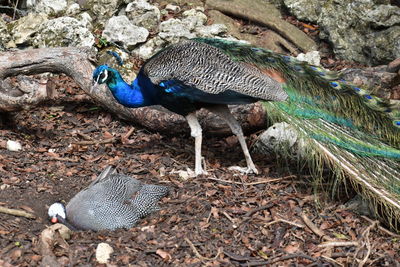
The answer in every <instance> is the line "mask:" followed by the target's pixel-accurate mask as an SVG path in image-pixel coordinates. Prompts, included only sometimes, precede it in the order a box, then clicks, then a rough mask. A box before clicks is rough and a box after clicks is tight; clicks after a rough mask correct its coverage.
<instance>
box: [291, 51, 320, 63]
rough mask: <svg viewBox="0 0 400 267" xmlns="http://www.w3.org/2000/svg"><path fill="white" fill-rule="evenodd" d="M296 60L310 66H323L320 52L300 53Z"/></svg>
mask: <svg viewBox="0 0 400 267" xmlns="http://www.w3.org/2000/svg"><path fill="white" fill-rule="evenodd" d="M296 59H298V60H300V61H305V62H307V63H308V64H311V65H314V66H319V65H321V56H320V55H319V51H310V52H307V53H305V54H304V53H300V54H298V55H297V57H296Z"/></svg>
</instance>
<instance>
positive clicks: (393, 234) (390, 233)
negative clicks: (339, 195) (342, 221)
mask: <svg viewBox="0 0 400 267" xmlns="http://www.w3.org/2000/svg"><path fill="white" fill-rule="evenodd" d="M361 217H362V218H363V219H364V220H366V221H368V222H369V223H371V224H372V223H374V221H373V220H371V219H370V218H368V217H367V216H364V215H362V216H361ZM377 226H378V229H379V230H381V231H382V232H384V233H385V234H388V235H390V236H392V237H400V235H399V234H396V233H393V232H392V231H389V230H388V229H386V228H385V227H383V226H381V225H380V223H379V222H378V223H377Z"/></svg>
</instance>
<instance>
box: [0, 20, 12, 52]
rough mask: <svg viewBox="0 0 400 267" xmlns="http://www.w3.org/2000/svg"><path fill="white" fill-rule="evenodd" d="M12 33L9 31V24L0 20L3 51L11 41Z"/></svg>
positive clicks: (0, 48)
mask: <svg viewBox="0 0 400 267" xmlns="http://www.w3.org/2000/svg"><path fill="white" fill-rule="evenodd" d="M10 39H11V37H10V33H9V32H8V30H7V24H6V23H5V22H4V20H3V19H2V18H0V50H3V49H4V48H5V46H6V44H7V43H8V42H9V41H10Z"/></svg>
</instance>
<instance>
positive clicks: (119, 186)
mask: <svg viewBox="0 0 400 267" xmlns="http://www.w3.org/2000/svg"><path fill="white" fill-rule="evenodd" d="M168 191H169V190H168V188H167V187H165V186H160V185H152V184H144V183H142V182H141V181H139V180H137V179H134V178H132V177H130V176H127V175H123V174H118V173H115V172H114V170H113V169H112V168H111V167H107V168H106V169H105V170H104V171H103V172H102V173H101V174H100V175H99V176H98V177H97V178H96V180H94V181H93V182H92V183H91V184H90V185H89V186H88V187H87V188H85V189H84V190H82V191H80V192H79V193H78V194H76V195H75V196H74V197H73V198H72V199H71V200H70V201H69V202H68V204H67V206H66V207H65V206H64V205H63V204H62V203H59V202H56V203H54V204H52V205H51V206H50V207H49V210H48V215H49V217H50V218H51V220H52V222H53V223H56V222H61V223H64V224H65V225H67V226H69V227H70V228H72V229H73V230H94V231H97V230H103V229H108V230H114V229H117V228H131V227H132V226H134V225H135V224H136V223H137V222H138V221H139V220H140V219H141V218H143V217H145V216H147V215H149V214H150V213H152V212H154V211H156V210H158V209H159V208H158V205H157V202H158V201H159V200H160V199H161V198H162V197H164V196H166V195H167V194H168Z"/></svg>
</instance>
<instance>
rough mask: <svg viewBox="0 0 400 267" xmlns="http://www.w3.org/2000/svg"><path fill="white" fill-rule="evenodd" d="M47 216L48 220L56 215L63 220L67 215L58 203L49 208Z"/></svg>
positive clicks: (63, 207)
mask: <svg viewBox="0 0 400 267" xmlns="http://www.w3.org/2000/svg"><path fill="white" fill-rule="evenodd" d="M47 214H48V215H49V217H50V218H53V217H56V216H57V215H59V216H60V217H62V218H63V219H65V218H66V217H67V215H66V214H65V206H64V205H63V204H61V203H59V202H56V203H53V204H52V205H51V206H50V207H49V210H48V211H47Z"/></svg>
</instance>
